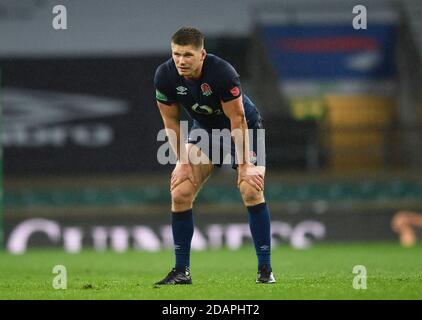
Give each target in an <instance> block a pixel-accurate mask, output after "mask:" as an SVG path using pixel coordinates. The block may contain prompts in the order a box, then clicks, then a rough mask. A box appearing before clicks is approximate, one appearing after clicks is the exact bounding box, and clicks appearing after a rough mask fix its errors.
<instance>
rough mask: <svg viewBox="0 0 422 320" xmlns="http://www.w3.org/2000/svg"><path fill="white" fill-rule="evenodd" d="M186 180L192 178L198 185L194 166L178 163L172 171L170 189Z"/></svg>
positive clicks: (193, 182) (194, 183)
mask: <svg viewBox="0 0 422 320" xmlns="http://www.w3.org/2000/svg"><path fill="white" fill-rule="evenodd" d="M186 180H190V181H191V182H192V184H193V185H194V186H196V181H195V177H194V175H193V169H192V166H191V165H190V164H181V163H178V164H177V165H176V167H175V168H174V170H173V172H172V173H171V180H170V191H173V189H174V188H176V187H177V186H178V185H179V184H181V183H182V182H183V181H186Z"/></svg>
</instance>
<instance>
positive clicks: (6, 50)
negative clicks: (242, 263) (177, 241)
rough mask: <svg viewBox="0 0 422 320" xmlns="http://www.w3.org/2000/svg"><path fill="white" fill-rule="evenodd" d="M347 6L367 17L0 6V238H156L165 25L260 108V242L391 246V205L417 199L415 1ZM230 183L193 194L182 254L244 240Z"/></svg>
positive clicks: (421, 76) (146, 244) (297, 9)
mask: <svg viewBox="0 0 422 320" xmlns="http://www.w3.org/2000/svg"><path fill="white" fill-rule="evenodd" d="M56 4H63V5H65V6H66V8H67V15H68V21H67V23H68V29H67V30H54V29H53V28H52V25H51V21H52V19H53V17H54V15H53V14H52V12H51V9H52V7H53V6H54V5H56ZM359 4H364V5H365V6H366V8H367V13H368V26H367V27H368V28H367V29H366V30H363V29H361V30H355V29H353V26H352V21H353V18H354V17H355V15H354V14H353V13H352V8H353V6H354V5H356V3H355V1H328V2H327V1H267V2H265V3H263V2H262V1H258V0H246V1H245V0H242V1H240V0H235V1H229V2H226V1H219V0H218V1H209V2H205V1H193V0H184V1H183V5H181V4H180V3H179V2H168V1H164V0H159V1H135V0H122V1H119V2H117V1H111V0H107V1H99V0H90V1H82V0H72V1H61V2H60V3H57V1H52V0H28V1H22V2H21V1H19V2H17V1H12V0H3V1H0V39H2V44H1V46H0V66H1V107H2V128H1V129H2V145H3V153H2V156H3V159H2V162H3V186H4V192H3V212H2V219H1V224H0V230H2V232H3V236H2V237H1V238H2V239H3V241H2V242H3V247H4V249H5V250H6V251H8V252H12V253H24V252H26V251H27V250H31V249H33V248H38V247H52V248H53V247H55V248H60V249H62V250H64V251H66V252H73V253H76V252H80V251H83V250H84V249H86V248H94V250H98V251H103V250H113V251H118V252H124V251H127V250H130V249H135V250H146V251H158V250H161V249H164V248H170V247H171V244H172V240H171V227H170V225H169V221H170V220H169V204H170V197H169V192H168V177H169V174H170V172H171V170H172V167H171V166H161V165H159V164H158V162H157V160H156V153H157V150H158V148H159V146H160V145H161V144H162V142H159V141H157V133H158V131H159V130H160V129H161V128H162V122H161V118H160V116H159V113H158V110H157V108H156V105H155V100H154V89H153V83H152V79H153V75H154V71H155V68H156V67H157V65H158V64H160V63H161V62H162V61H164V60H166V59H167V58H168V57H169V39H170V37H171V35H172V33H173V32H174V31H175V30H177V29H178V28H179V27H181V26H182V25H193V26H196V27H198V28H199V29H201V30H202V31H203V32H204V33H205V34H206V49H207V50H208V52H210V53H215V54H217V55H220V56H222V57H223V58H225V59H226V60H228V61H229V62H231V63H232V64H233V65H234V66H235V68H236V69H237V70H238V72H239V73H240V75H241V79H242V84H243V87H244V91H245V92H247V94H248V95H249V96H250V97H251V98H252V99H253V101H255V102H256V104H257V105H258V107H259V108H260V110H261V111H262V114H263V117H264V121H265V127H266V139H267V163H268V175H267V182H266V197H267V201H268V203H269V205H270V210H271V215H272V220H273V225H272V232H273V238H274V245H275V246H277V245H283V244H287V245H290V246H293V247H294V248H306V247H309V246H311V245H312V244H313V243H322V242H338V241H341V242H346V241H397V239H398V238H397V235H396V234H395V233H394V232H393V231H392V230H391V227H390V222H391V218H392V216H393V215H394V213H395V212H397V211H398V210H402V209H407V210H416V211H418V210H419V211H421V210H422V181H421V178H420V177H421V174H420V173H421V171H420V168H421V164H422V148H421V147H422V143H421V141H422V139H421V120H422V113H421V110H422V97H421V90H420V83H421V80H422V73H421V72H422V68H421V67H422V65H421V53H422V33H421V32H422V24H421V22H420V19H419V16H420V12H421V8H422V7H421V5H420V3H419V2H418V1H411V0H410V1H387V0H386V1H368V2H359ZM187 8H188V9H189V12H194V14H186V10H187ZM221 8H224V10H221ZM170 13H171V14H170ZM235 181H236V176H235V172H234V171H233V170H231V169H222V170H219V171H217V172H216V174H215V176H213V177H212V178H211V179H210V181H209V182H208V184H207V186H206V187H205V188H204V189H203V190H202V192H201V194H200V195H199V197H198V199H197V205H196V209H195V212H196V219H195V222H196V226H197V230H196V232H195V236H194V240H193V248H194V249H195V250H203V249H206V248H222V247H227V248H230V249H238V248H240V247H241V246H242V245H244V244H248V243H250V241H251V240H250V234H249V229H248V225H247V216H246V213H245V209H244V207H243V206H242V204H241V200H240V196H239V194H238V190H237V189H236V188H235Z"/></svg>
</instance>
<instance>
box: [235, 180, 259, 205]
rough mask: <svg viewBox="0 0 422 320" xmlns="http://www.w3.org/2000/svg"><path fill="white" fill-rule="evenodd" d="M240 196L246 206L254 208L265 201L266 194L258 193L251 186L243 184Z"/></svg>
mask: <svg viewBox="0 0 422 320" xmlns="http://www.w3.org/2000/svg"><path fill="white" fill-rule="evenodd" d="M240 194H241V195H242V199H243V203H244V204H245V205H246V206H254V205H256V204H259V203H262V202H263V201H264V192H262V191H258V190H256V189H255V188H254V187H252V186H249V185H246V186H244V184H243V185H242V184H241V186H240Z"/></svg>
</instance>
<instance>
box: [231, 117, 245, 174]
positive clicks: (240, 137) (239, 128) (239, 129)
mask: <svg viewBox="0 0 422 320" xmlns="http://www.w3.org/2000/svg"><path fill="white" fill-rule="evenodd" d="M230 124H231V132H232V137H233V140H234V143H235V148H236V155H237V159H238V164H239V166H240V167H241V166H243V165H246V164H248V163H249V134H248V125H247V123H246V119H245V117H244V116H239V117H236V118H234V119H230Z"/></svg>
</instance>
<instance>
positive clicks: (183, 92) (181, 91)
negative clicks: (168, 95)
mask: <svg viewBox="0 0 422 320" xmlns="http://www.w3.org/2000/svg"><path fill="white" fill-rule="evenodd" d="M176 90H177V94H181V95H186V94H187V92H186V91H187V90H188V88H186V87H183V86H178V87H177V88H176Z"/></svg>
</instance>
